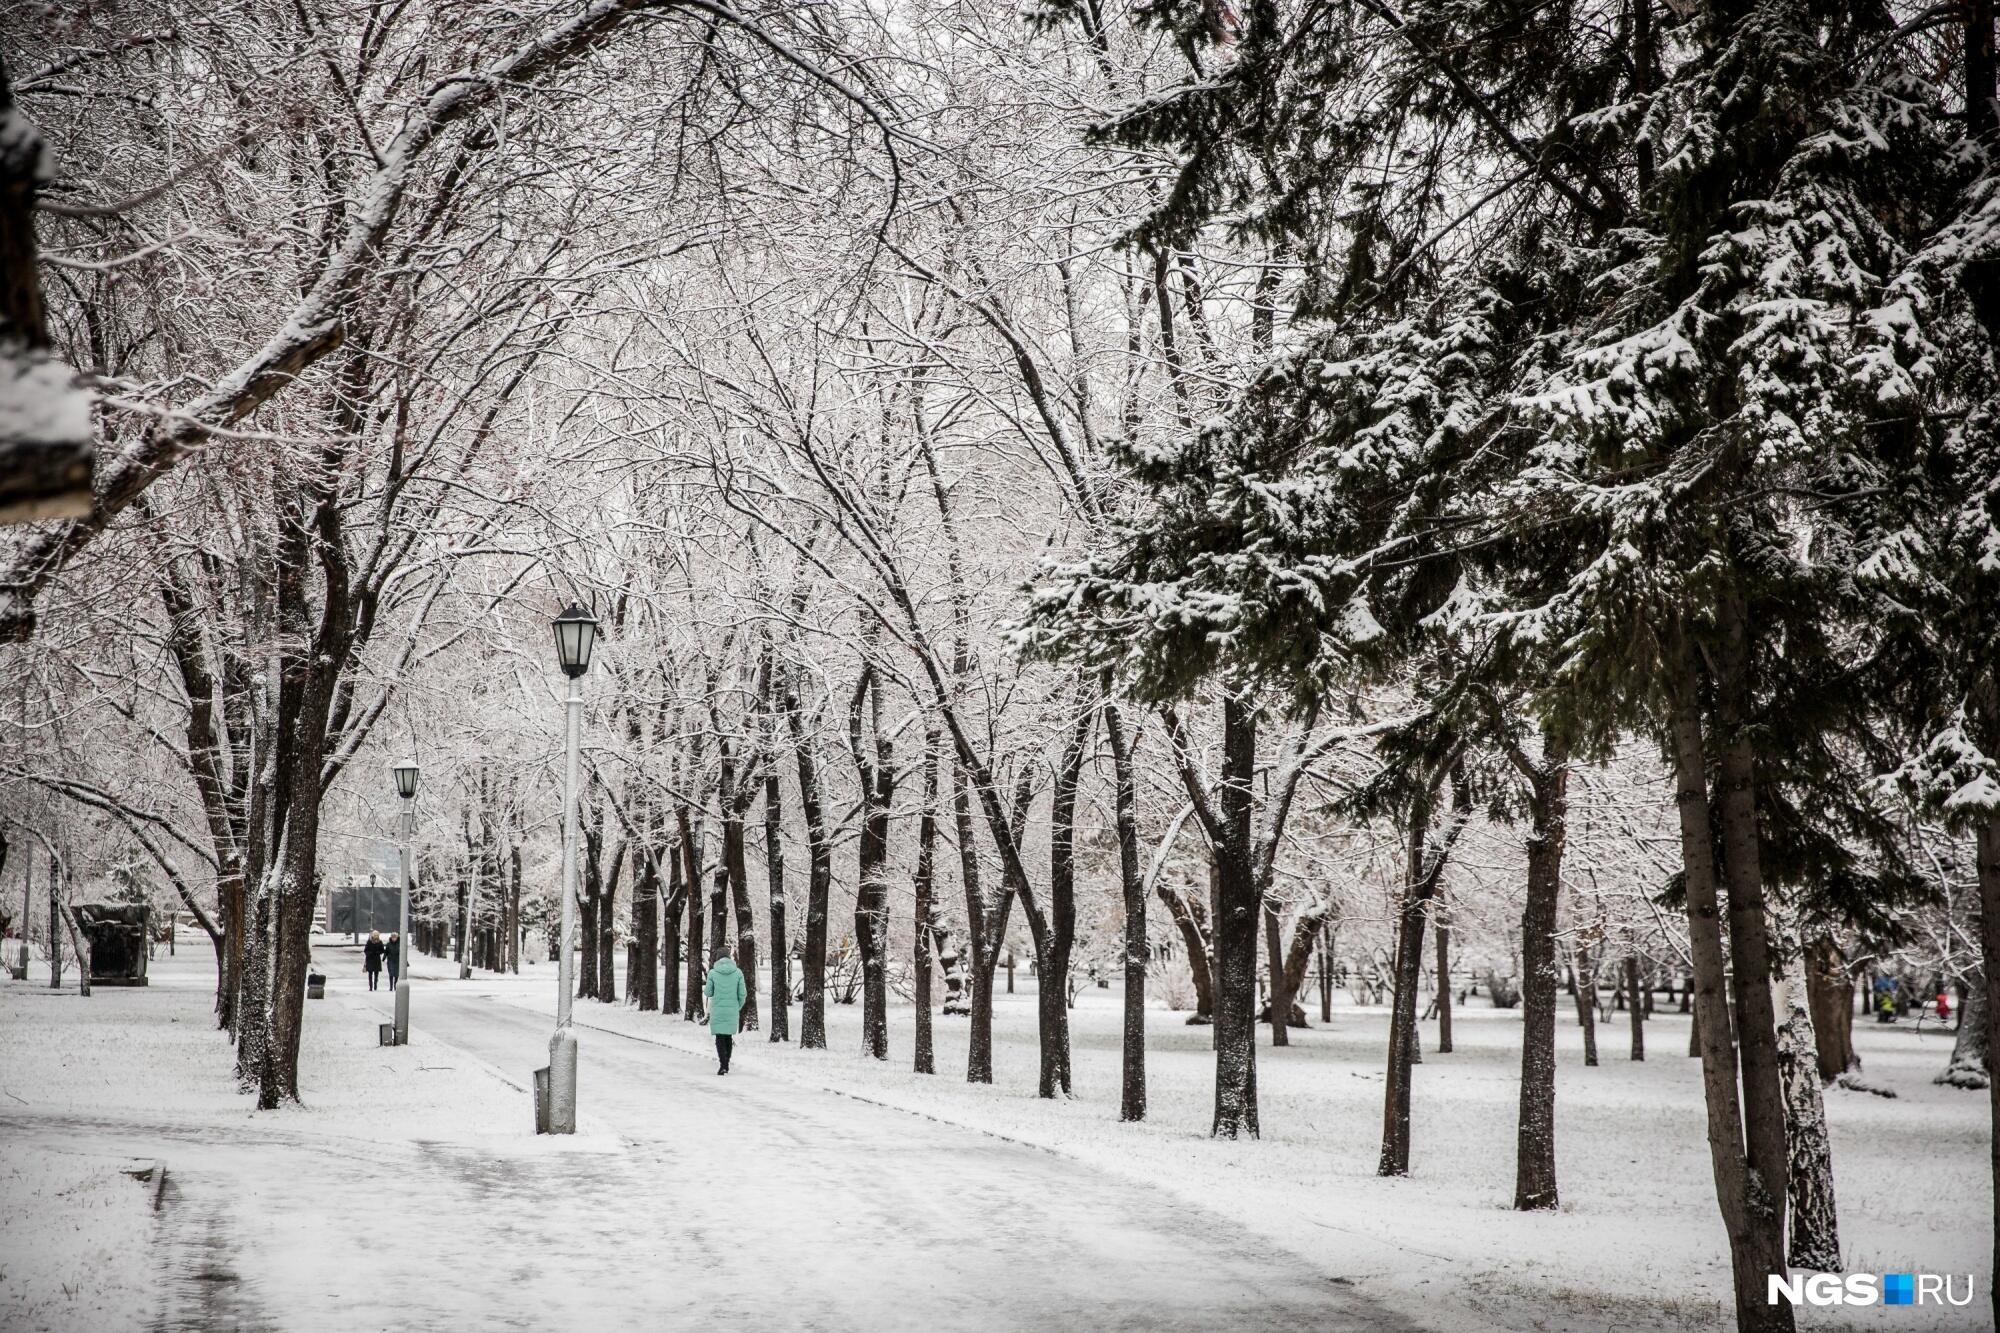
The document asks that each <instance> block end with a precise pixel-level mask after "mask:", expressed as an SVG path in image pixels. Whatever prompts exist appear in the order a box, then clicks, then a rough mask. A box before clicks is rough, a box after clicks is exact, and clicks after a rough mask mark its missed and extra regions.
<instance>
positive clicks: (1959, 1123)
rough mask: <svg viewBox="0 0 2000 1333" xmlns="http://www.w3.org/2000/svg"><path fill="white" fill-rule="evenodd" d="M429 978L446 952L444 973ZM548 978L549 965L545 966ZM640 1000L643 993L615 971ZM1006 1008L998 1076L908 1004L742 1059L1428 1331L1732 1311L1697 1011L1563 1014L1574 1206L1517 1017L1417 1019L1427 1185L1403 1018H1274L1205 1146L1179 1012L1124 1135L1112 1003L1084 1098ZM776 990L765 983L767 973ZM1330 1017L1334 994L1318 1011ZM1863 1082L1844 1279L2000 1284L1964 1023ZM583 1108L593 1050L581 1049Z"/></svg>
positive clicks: (1874, 1031)
mask: <svg viewBox="0 0 2000 1333" xmlns="http://www.w3.org/2000/svg"><path fill="white" fill-rule="evenodd" d="M429 966H436V964H434V963H433V964H429ZM536 974H539V975H536ZM481 977H483V978H484V980H483V981H475V982H472V983H467V984H472V985H484V986H487V987H490V988H491V989H492V990H493V992H494V993H495V994H496V995H498V996H500V997H503V998H506V999H509V1000H512V1001H514V1002H516V1003H521V1004H525V1005H530V1006H533V1007H537V1008H542V1007H547V1008H549V1009H551V1011H552V1009H553V1005H554V994H553V981H554V978H553V972H552V969H550V968H549V967H548V966H547V965H546V964H542V965H538V966H535V967H531V968H527V969H525V970H524V975H523V976H522V977H520V978H518V979H516V978H495V977H492V976H491V975H490V974H481ZM620 985H621V989H622V986H623V978H622V977H621V978H620ZM1018 985H1019V993H1017V994H1015V995H1012V996H1007V995H1001V996H999V997H998V998H997V999H996V1004H995V1015H994V1045H995V1049H994V1083H993V1085H992V1086H991V1087H974V1086H969V1085H967V1084H966V1083H965V1082H964V1070H965V1050H966V1039H967V1032H968V1025H967V1022H966V1020H964V1019H946V1018H944V1017H942V1016H939V1017H938V1018H937V1019H936V1020H935V1034H936V1035H935V1046H936V1056H937V1068H938V1070H939V1073H938V1074H937V1075H936V1076H935V1077H924V1076H919V1075H917V1074H915V1073H913V1072H911V1070H910V1056H911V1051H912V1026H913V1022H914V1016H913V1012H912V1010H911V1008H910V1007H909V1006H908V1005H906V1004H901V1005H892V1007H891V1010H890V1056H891V1058H890V1059H889V1060H888V1061H887V1062H875V1061H871V1060H867V1059H865V1058H864V1057H862V1056H861V1055H860V1050H861V1033H860V1006H859V1005H858V1004H856V1005H852V1006H843V1005H829V1006H828V1009H827V1026H828V1042H829V1047H830V1049H828V1050H826V1051H800V1050H797V1049H796V1036H797V1032H798V1024H799V1010H798V1007H797V1006H796V1005H794V1006H793V1008H792V1012H791V1023H792V1033H793V1037H794V1039H795V1040H794V1042H793V1043H792V1044H791V1045H789V1046H780V1047H778V1048H776V1049H773V1048H772V1047H771V1046H770V1045H769V1043H768V1042H767V1040H766V1038H765V1034H764V1033H762V1032H758V1033H751V1034H747V1035H746V1036H743V1037H739V1038H738V1039H737V1051H738V1056H737V1059H738V1062H739V1063H740V1064H742V1065H743V1066H745V1067H746V1068H754V1069H756V1070H757V1071H758V1072H759V1073H762V1074H765V1075H767V1076H776V1077H781V1078H792V1079H797V1080H799V1081H801V1082H804V1083H808V1084H811V1085H814V1086H818V1087H824V1088H828V1089H832V1090H835V1091H839V1092H842V1093H846V1094H847V1095H850V1096H854V1097H860V1098H866V1099H869V1100H873V1101H876V1102H879V1103H881V1104H883V1105H886V1106H891V1107H896V1108H899V1109H903V1110H907V1111H912V1112H916V1113H919V1114H923V1115H927V1116H932V1117H936V1118H938V1119H942V1120H947V1121H951V1122H953V1123H957V1124H962V1125H966V1126H970V1127H973V1128H977V1129H980V1130H983V1131H986V1132H988V1133H991V1134H995V1135H999V1136H1001V1137H1005V1138H1008V1139H1012V1140H1015V1141H1018V1142H1024V1143H1029V1144H1033V1145H1036V1146H1038V1147H1042V1148H1046V1149H1048V1150H1050V1151H1052V1152H1057V1153H1061V1154H1064V1155H1066V1156H1070V1157H1074V1158H1076V1159H1078V1160H1081V1161H1085V1162H1088V1163H1090V1164H1091V1165H1093V1166H1096V1167H1099V1168H1102V1169H1104V1170H1107V1171H1110V1172H1113V1173H1117V1174H1121V1175H1125V1176H1129V1177H1132V1178H1134V1179H1137V1180H1142V1181H1145V1182H1148V1183H1151V1184H1154V1185H1156V1186H1159V1187H1162V1188H1165V1189H1168V1190H1170V1191H1173V1192H1175V1193H1178V1194H1180V1195H1182V1196H1184V1197H1186V1198H1188V1199H1190V1200H1192V1201H1195V1202H1198V1203H1200V1204H1203V1205H1205V1206H1207V1207H1209V1208H1211V1209H1213V1210H1215V1211H1216V1212H1217V1213H1219V1214H1221V1215H1222V1216H1223V1217H1224V1218H1226V1219H1227V1220H1228V1221H1230V1222H1232V1223H1235V1224H1237V1225H1240V1226H1242V1227H1245V1228H1248V1229H1250V1230H1251V1231H1252V1232H1253V1233H1256V1234H1260V1235H1262V1236H1265V1237H1267V1238H1268V1239H1269V1240H1270V1241H1271V1243H1272V1244H1274V1245H1277V1246H1281V1247H1283V1248H1284V1249H1287V1250H1290V1251H1292V1252H1294V1253H1296V1254H1297V1255H1299V1256H1301V1257H1302V1258H1304V1259H1306V1260H1308V1261H1310V1262H1311V1263H1313V1264H1314V1265H1316V1266H1317V1267H1318V1268H1320V1269H1321V1270H1322V1271H1323V1272H1324V1273H1326V1274H1327V1275H1329V1276H1331V1277H1336V1278H1343V1279H1346V1280H1349V1281H1352V1282H1353V1283H1354V1284H1355V1285H1356V1286H1357V1288H1358V1289H1359V1290H1360V1291H1361V1292H1362V1293H1363V1294H1365V1295H1367V1296H1369V1297H1371V1298H1373V1299H1375V1300H1377V1301H1379V1302H1381V1303H1382V1304H1384V1305H1386V1306H1388V1307H1390V1308H1392V1309H1395V1310H1398V1311H1399V1312H1401V1313H1404V1314H1407V1315H1409V1316H1410V1317H1411V1318H1412V1319H1414V1320H1415V1321H1417V1322H1418V1323H1420V1324H1423V1325H1425V1326H1428V1327H1435V1328H1453V1329H1456V1328H1483V1327H1498V1328H1509V1329H1576V1330H1583V1329H1606V1328H1611V1329H1655V1328H1660V1329H1673V1328H1689V1329H1705V1328H1716V1327H1721V1326H1724V1325H1726V1324H1728V1323H1729V1322H1730V1319H1729V1313H1728V1311H1729V1305H1728V1302H1729V1270H1728V1258H1727V1249H1726V1242H1725V1238H1724V1235H1723V1231H1722V1224H1721V1221H1720V1217H1719V1215H1718V1213H1717V1211H1716V1205H1715V1196H1714V1187H1713V1177H1712V1176H1711V1174H1710V1166H1709V1157H1708V1149H1707V1144H1706V1142H1705V1140H1704V1138H1703V1125H1704V1119H1703V1117H1704V1112H1703V1108H1702V1098H1701V1082H1700V1066H1699V1062H1698V1061H1696V1060H1693V1059H1690V1058H1688V1056H1687V1041H1688V1020H1687V1018H1686V1017H1685V1016H1683V1015H1681V1014H1678V1013H1673V1012H1669V1011H1666V1010H1660V1011H1659V1012H1656V1014H1655V1016H1654V1017H1653V1019H1652V1020H1651V1021H1650V1022H1649V1023H1648V1024H1647V1025H1646V1049H1647V1059H1646V1061H1645V1062H1644V1063H1639V1064H1635V1063H1633V1062H1631V1061H1630V1060H1629V1059H1628V1058H1627V1055H1628V1052H1629V1036H1628V1031H1629V1029H1628V1027H1627V1019H1626V1015H1624V1014H1616V1015H1614V1020H1615V1021H1614V1022H1613V1023H1611V1024H1609V1025H1603V1024H1600V1025H1599V1028H1598V1042H1599V1051H1600V1059H1601V1061H1602V1063H1601V1064H1600V1065H1599V1066H1598V1067H1596V1068H1588V1067H1586V1066H1585V1065H1584V1063H1583V1046H1582V1033H1581V1030H1580V1029H1579V1027H1578V1026H1577V1024H1576V1021H1575V1017H1574V1010H1573V1008H1572V1007H1571V1006H1570V1004H1569V1002H1568V1001H1567V1000H1565V1001H1564V1002H1563V1010H1562V1012H1561V1014H1560V1015H1559V1022H1558V1033H1557V1044H1558V1052H1559V1056H1558V1058H1559V1068H1558V1072H1557V1090H1556V1098H1557V1109H1556V1118H1557V1167H1558V1172H1559V1181H1560V1187H1561V1191H1562V1199H1563V1203H1562V1207H1561V1209H1560V1211H1559V1212H1557V1213H1555V1214H1541V1215H1523V1214H1518V1213H1515V1212H1514V1211H1513V1210H1512V1208H1511V1203H1512V1200H1513V1188H1514V1133H1515V1119H1516V1108H1517V1099H1518V1096H1519V1091H1518V1090H1519V1075H1518V1062H1519V1058H1520V1011H1519V1010H1511V1011H1508V1010H1495V1009H1493V1008H1491V1007H1490V1006H1489V1005H1488V1004H1487V1003H1486V1002H1485V1001H1483V1000H1478V999H1475V1000H1473V1001H1472V1002H1471V1003H1470V1004H1469V1005H1468V1006H1465V1007H1462V1008H1460V1009H1458V1010H1456V1011H1455V1014H1454V1030H1453V1036H1454V1045H1455V1046H1456V1050H1455V1051H1454V1052H1453V1053H1452V1054H1450V1055H1439V1054H1437V1053H1436V1051H1435V1046H1436V1035H1437V1025H1436V1023H1435V1022H1434V1021H1433V1022H1428V1023H1425V1024H1423V1037H1424V1051H1425V1057H1424V1063H1423V1064H1422V1065H1421V1066H1420V1067H1419V1068H1418V1070H1417V1074H1416V1081H1415V1090H1414V1096H1413V1125H1414V1130H1413V1143H1414V1147H1413V1152H1412V1159H1411V1160H1412V1174H1411V1176H1410V1177H1409V1178H1407V1179H1401V1180H1384V1179H1382V1178H1380V1177H1378V1176H1376V1174H1375V1163H1376V1157H1377V1154H1378V1152H1379V1149H1380V1145H1381V1123H1382V1080H1383V1063H1384V1052H1385V1050H1386V1041H1387V1030H1388V1013H1387V1010H1386V1009H1382V1008H1355V1007H1352V1006H1349V1005H1347V1004H1345V1002H1344V997H1342V996H1336V1000H1335V1006H1336V1007H1335V1009H1334V1013H1333V1021H1332V1023H1331V1024H1330V1025H1324V1026H1323V1025H1321V1024H1319V1023H1318V1021H1317V1008H1316V1007H1315V1008H1314V1009H1313V1010H1312V1014H1313V1017H1314V1025H1313V1028H1312V1029H1311V1030H1309V1031H1304V1032H1299V1031H1294V1032H1293V1033H1292V1034H1291V1040H1292V1043H1293V1044H1292V1045H1291V1046H1290V1047H1289V1048H1288V1049H1285V1050H1278V1051H1274V1050H1272V1049H1271V1047H1270V1046H1269V1044H1268V1043H1269V1029H1268V1027H1264V1028H1260V1030H1259V1031H1260V1038H1261V1044H1260V1048H1259V1051H1258V1065H1257V1083H1258V1093H1259V1104H1260V1108H1261V1119H1262V1128H1263V1137H1262V1138H1261V1139H1260V1140H1257V1141H1254V1142H1239V1143H1222V1142H1216V1141H1213V1140H1210V1139H1209V1138H1208V1137H1207V1130H1208V1123H1209V1117H1210V1112H1211V1106H1212V1101H1211V1099H1212V1096H1213V1093H1212V1083H1213V1072H1214V1055H1213V1053H1212V1051H1211V1050H1210V1048H1209V1045H1208V1042H1209V1029H1207V1028H1204V1027H1188V1026H1187V1025H1186V1024H1185V1021H1184V1015H1181V1014H1177V1013H1171V1012H1169V1011H1167V1010H1165V1009H1164V1008H1162V1009H1156V1010H1154V1011H1152V1012H1151V1014H1150V1016H1149V1021H1148V1031H1147V1042H1148V1060H1147V1075H1148V1093H1149V1100H1150V1110H1149V1113H1148V1119H1147V1122H1146V1123H1145V1124H1143V1125H1125V1124H1120V1123H1118V1121H1117V1115H1118V1100H1119V1082H1118V1080H1119V1015H1120V1000H1119V992H1118V991H1117V990H1116V989H1110V990H1099V989H1095V988H1087V989H1084V990H1082V991H1080V992H1079V993H1078V997H1077V1006H1076V1008H1075V1009H1074V1010H1073V1011H1072V1013H1071V1022H1072V1043H1073V1058H1074V1065H1075V1076H1074V1084H1075V1093H1076V1095H1075V1098H1074V1099H1073V1100H1070V1101H1067V1102H1049V1101H1044V1100H1042V1099H1039V1098H1037V1097H1036V1096H1035V1095H1034V1094H1035V1082H1036V1068H1037V1065H1036V1058H1037V1057H1036V1042H1035V1014H1034V982H1033V980H1032V979H1031V978H1028V977H1026V976H1025V974H1024V975H1023V976H1022V978H1021V979H1020V981H1019V983H1018ZM764 993H765V995H767V996H768V993H769V992H768V981H766V986H765V991H764ZM1312 1003H1313V1004H1314V1005H1315V1006H1316V1004H1317V998H1316V996H1315V997H1312ZM576 1017H577V1021H579V1022H581V1023H585V1024H589V1025H596V1026H602V1027H606V1028H610V1029H613V1030H615V1031H618V1032H621V1033H627V1034H631V1035H636V1036H642V1037H646V1038H649V1039H652V1040H656V1041H661V1042H665V1043H668V1044H672V1045H675V1046H680V1047H684V1048H686V1049H689V1050H705V1049H708V1045H709V1038H708V1037H707V1034H706V1032H705V1031H704V1030H702V1029H700V1028H698V1027H696V1026H694V1025H691V1024H689V1023H687V1022H685V1021H684V1020H682V1019H681V1018H679V1017H678V1016H675V1017H664V1016H662V1015H659V1014H653V1013H646V1014H642V1013H640V1012H638V1011H637V1010H636V1009H633V1008H631V1007H630V1006H629V1005H626V1004H623V1003H621V1004H618V1005H604V1004H600V1003H595V1002H591V1001H582V1000H580V1001H578V1002H577V1006H576ZM1855 1031H1856V1040H1857V1043H1858V1046H1859V1049H1860V1052H1861V1055H1862V1059H1863V1062H1864V1066H1865V1068H1866V1071H1867V1074H1868V1077H1869V1078H1870V1080H1871V1081H1873V1082H1874V1083H1875V1084H1876V1085H1878V1086H1883V1087H1887V1088H1891V1089H1893V1090H1895V1091H1896V1092H1897V1093H1898V1094H1899V1095H1898V1097H1897V1098H1896V1099H1894V1100H1890V1099H1886V1098H1881V1097H1875V1096H1871V1095H1869V1094H1866V1093H1860V1092H1851V1091H1845V1090H1839V1089H1834V1090H1829V1092H1828V1094H1827V1100H1828V1119H1829V1121H1830V1122H1831V1126H1832V1134H1833V1146H1834V1174H1835V1185H1836V1190H1837V1192H1838V1198H1839V1203H1840V1222H1841V1242H1842V1252H1843V1256H1844V1258H1845V1260H1846V1265H1847V1268H1848V1269H1849V1271H1859V1272H1885V1271H1894V1272H1909V1271H1918V1272H1951V1273H1968V1272H1970V1273H1976V1274H1978V1275H1979V1277H1978V1290H1979V1292H1980V1293H1981V1302H1982V1303H1983V1301H1984V1293H1985V1292H1986V1291H1987V1290H1988V1287H1987V1281H1988V1278H1989V1276H1990V1274H1989V1272H1988V1270H1989V1268H1990V1262H1989V1259H1988V1254H1989V1245H1990V1237H1989V1236H1988V1235H1987V1233H1986V1231H1985V1224H1984V1219H1985V1218H1987V1217H1989V1216H1991V1207H1992V1205H1991V1202H1990V1200H1991V1192H1992V1187H1991V1183H1990V1177H1989V1176H1988V1173H1987V1144H1988V1128H1987V1124H1988V1121H1987V1116H1988V1110H1987V1102H1986V1098H1985V1097H1984V1096H1983V1095H1982V1094H1979V1093H1968V1092H1962V1091H1957V1090H1954V1089H1950V1088H1940V1087H1937V1086H1935V1085H1933V1084H1932V1083H1931V1081H1930V1080H1931V1077H1932V1076H1933V1075H1934V1074H1935V1073H1936V1072H1937V1071H1938V1070H1939V1069H1941V1068H1943V1067H1944V1063H1945V1060H1946V1057H1947V1054H1948V1053H1949V1050H1950V1046H1951V1035H1950V1033H1949V1032H1948V1031H1941V1030H1939V1029H1938V1028H1937V1026H1936V1025H1935V1024H1929V1023H1927V1024H1925V1025H1924V1026H1923V1028H1922V1029H1921V1030H1920V1029H1919V1028H1918V1027H1917V1026H1916V1025H1915V1024H1914V1023H1905V1024H1900V1025H1896V1026H1893V1027H1878V1026H1877V1025H1875V1024H1872V1023H1869V1024H1862V1025H1857V1027H1856V1029H1855ZM582 1059H583V1062H584V1076H583V1081H584V1093H583V1096H584V1099H585V1103H586V1104H585V1106H584V1110H585V1111H586V1112H587V1110H588V1106H587V1100H588V1061H589V1035H588V1033H586V1034H584V1038H583V1056H582ZM1799 1324H1800V1326H1801V1327H1802V1328H1807V1329H1813V1328H1826V1329H1833V1328H1842V1329H1845V1328H1865V1329H1872V1328H1876V1327H1882V1328H1894V1329H1898V1330H1919V1329H1922V1330H1958V1329H1979V1328H1985V1327H1986V1326H1987V1323H1986V1319H1985V1317H1984V1315H1983V1313H1982V1312H1981V1311H1980V1309H1979V1308H1978V1306H1977V1305H1975V1306H1974V1307H1972V1308H1970V1309H1968V1310H1965V1311H1957V1312H1953V1311H1935V1312H1934V1311H1933V1310H1931V1309H1924V1310H1918V1309H1901V1308H1899V1309H1893V1310H1890V1309H1885V1308H1883V1307H1874V1308H1870V1309H1851V1310H1832V1309H1811V1310H1801V1311H1800V1312H1799Z"/></svg>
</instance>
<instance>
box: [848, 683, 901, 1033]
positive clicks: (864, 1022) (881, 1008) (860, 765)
mask: <svg viewBox="0 0 2000 1333" xmlns="http://www.w3.org/2000/svg"><path fill="white" fill-rule="evenodd" d="M864 719H865V725H864ZM847 738H848V745H849V747H850V749H851V750H852V752H853V756H854V769H855V773H856V775H857V777H858V779H859V781H860V786H861V838H860V841H859V843H858V844H857V846H856V865H855V891H854V938H855V942H856V943H857V945H858V946H859V947H860V950H861V1049H862V1050H863V1051H864V1052H865V1053H866V1054H868V1055H869V1056H871V1057H872V1058H874V1059H877V1060H886V1059H888V1058H889V977H888V964H889V901H888V900H889V884H888V861H889V809H890V804H891V801H892V799H893V797H894V795H895V790H896V775H895V770H894V768H893V767H892V764H891V759H892V754H891V746H890V741H889V737H888V735H887V733H885V732H884V731H883V730H882V687H881V682H880V680H879V679H877V673H876V668H875V664H874V663H873V662H872V661H865V662H864V664H863V666H862V668H861V679H860V681H859V682H858V683H857V684H856V685H855V687H854V696H853V699H852V701H851V702H850V703H849V705H848V710H847Z"/></svg>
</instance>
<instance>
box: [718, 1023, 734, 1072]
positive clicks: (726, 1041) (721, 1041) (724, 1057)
mask: <svg viewBox="0 0 2000 1333" xmlns="http://www.w3.org/2000/svg"><path fill="white" fill-rule="evenodd" d="M735 1044H736V1038H734V1037H725V1036H723V1035H722V1034H721V1033H720V1032H718V1033H716V1034H715V1058H716V1059H718V1060H720V1061H721V1062H722V1067H723V1068H724V1069H727V1068H729V1050H730V1048H731V1047H732V1046H734V1045H735Z"/></svg>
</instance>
